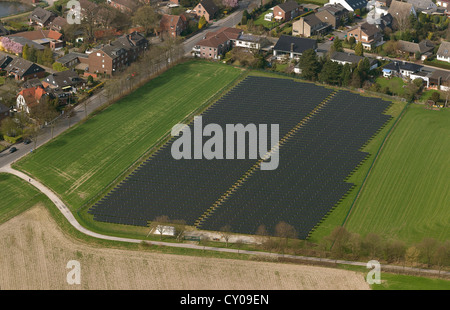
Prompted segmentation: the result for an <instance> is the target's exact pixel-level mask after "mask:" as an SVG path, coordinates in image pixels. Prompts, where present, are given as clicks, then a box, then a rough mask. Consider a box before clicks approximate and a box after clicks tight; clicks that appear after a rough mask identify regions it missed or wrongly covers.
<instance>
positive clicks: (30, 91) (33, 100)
mask: <svg viewBox="0 0 450 310" xmlns="http://www.w3.org/2000/svg"><path fill="white" fill-rule="evenodd" d="M46 96H48V94H47V92H46V91H45V89H44V88H42V87H39V86H38V87H31V88H26V89H22V90H21V91H20V92H19V94H18V95H17V99H16V107H17V110H18V111H25V112H26V113H30V112H31V108H33V106H36V105H37V104H39V103H40V102H41V100H43V98H44V97H46Z"/></svg>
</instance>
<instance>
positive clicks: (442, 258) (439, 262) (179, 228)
mask: <svg viewBox="0 0 450 310" xmlns="http://www.w3.org/2000/svg"><path fill="white" fill-rule="evenodd" d="M165 225H167V226H173V227H174V228H175V237H176V239H177V240H178V241H181V240H183V238H184V235H185V233H186V223H185V222H184V221H171V220H169V218H168V217H167V216H159V217H157V218H155V221H154V222H153V223H152V227H153V228H154V229H155V230H156V232H157V233H159V234H160V236H161V237H160V238H161V239H162V234H163V226H165ZM218 233H219V234H220V236H221V237H222V239H223V240H224V241H225V243H226V247H228V245H229V241H230V237H231V236H232V235H233V231H232V227H231V226H230V225H225V226H223V227H221V229H220V230H219V231H218ZM256 235H257V236H259V237H260V238H262V240H263V242H262V244H261V248H262V249H263V250H266V251H270V252H278V253H289V254H296V255H307V256H316V257H322V258H325V257H327V258H333V259H350V260H364V261H369V260H371V259H376V260H378V261H380V262H383V263H389V264H403V265H404V266H406V265H408V266H414V267H416V266H418V265H426V266H427V267H435V268H436V267H437V268H439V269H441V268H443V267H449V266H450V240H447V241H445V242H440V241H438V240H436V239H434V238H424V239H422V240H421V241H420V242H417V243H414V244H411V245H407V244H406V243H405V242H404V241H402V240H400V239H396V238H393V237H389V238H383V237H381V236H380V235H378V234H376V233H368V234H367V235H365V236H361V235H360V234H358V233H353V232H349V231H347V230H346V229H345V228H344V227H342V226H339V227H336V228H335V229H334V230H333V231H332V232H331V233H330V235H328V236H325V237H324V238H322V240H321V241H320V242H319V243H312V242H308V241H305V240H298V239H296V238H297V237H298V234H297V231H296V230H295V228H294V227H293V226H292V225H290V224H288V223H287V222H284V221H280V222H279V223H277V224H276V226H275V227H274V230H273V232H272V233H271V232H269V231H268V230H267V228H266V226H265V225H260V226H259V227H258V228H257V230H256ZM205 240H206V241H207V240H208V238H206V239H204V241H205ZM237 242H238V241H237ZM238 243H239V242H238Z"/></svg>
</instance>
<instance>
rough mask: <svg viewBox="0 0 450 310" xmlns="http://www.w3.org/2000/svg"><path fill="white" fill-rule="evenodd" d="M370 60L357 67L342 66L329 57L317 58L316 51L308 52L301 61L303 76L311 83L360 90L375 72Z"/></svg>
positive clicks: (366, 59) (361, 62) (300, 66)
mask: <svg viewBox="0 0 450 310" xmlns="http://www.w3.org/2000/svg"><path fill="white" fill-rule="evenodd" d="M370 67H371V65H370V61H369V59H368V58H364V59H362V60H361V61H360V62H359V64H358V65H357V66H351V65H350V64H345V65H342V64H340V63H337V62H334V61H331V60H330V58H329V57H321V58H319V57H318V56H317V53H316V52H315V51H314V50H312V49H311V50H307V51H305V52H304V53H303V55H302V56H301V57H300V60H299V68H300V69H301V71H302V73H301V76H302V77H303V78H305V79H307V80H310V81H318V82H321V83H326V84H330V85H335V86H344V87H347V86H352V87H355V88H360V87H361V86H362V85H363V83H364V82H365V81H367V80H368V79H369V78H370V77H371V76H372V75H373V74H375V72H371V70H370Z"/></svg>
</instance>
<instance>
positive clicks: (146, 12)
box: [133, 6, 159, 35]
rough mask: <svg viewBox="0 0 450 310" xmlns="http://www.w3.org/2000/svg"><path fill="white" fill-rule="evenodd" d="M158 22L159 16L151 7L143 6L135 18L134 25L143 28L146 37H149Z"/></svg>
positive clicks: (135, 14)
mask: <svg viewBox="0 0 450 310" xmlns="http://www.w3.org/2000/svg"><path fill="white" fill-rule="evenodd" d="M158 22H159V20H158V14H157V13H156V11H155V10H154V9H153V7H151V6H141V7H140V8H139V9H137V11H136V12H135V13H134V16H133V23H135V24H137V25H139V26H141V27H143V28H144V30H145V35H148V34H149V33H150V31H151V30H153V29H155V28H156V27H157V25H158Z"/></svg>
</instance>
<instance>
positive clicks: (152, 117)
mask: <svg viewBox="0 0 450 310" xmlns="http://www.w3.org/2000/svg"><path fill="white" fill-rule="evenodd" d="M240 72H241V70H239V69H235V68H232V67H229V66H225V65H220V64H213V63H207V62H188V63H183V64H180V65H178V66H176V67H175V68H173V69H171V70H170V71H167V72H165V73H164V74H162V75H160V76H159V77H157V78H155V79H154V80H152V81H150V82H149V83H147V84H146V85H144V86H143V87H141V88H139V89H138V90H136V91H135V92H134V93H132V94H130V95H128V96H127V97H125V98H123V99H121V100H119V101H118V102H116V103H114V104H113V105H111V106H109V107H108V108H106V109H104V110H103V111H102V112H101V113H99V114H97V115H95V116H94V117H91V118H89V119H88V120H87V121H86V122H84V123H83V124H80V125H77V126H74V127H73V128H72V129H70V130H68V131H66V132H65V133H64V134H62V135H60V136H58V137H57V138H56V139H54V140H52V141H51V142H50V143H48V144H47V145H45V146H44V147H42V148H40V149H38V150H37V151H36V152H34V153H33V154H31V155H29V156H27V157H25V158H24V159H23V160H21V161H20V162H19V163H18V164H17V165H16V168H18V169H20V170H23V171H25V172H27V173H30V174H32V175H33V176H35V177H36V178H37V179H39V180H40V181H41V182H42V183H44V184H45V185H47V186H48V187H50V188H51V189H52V190H53V191H55V192H56V193H58V194H59V195H60V196H61V197H62V198H63V199H64V200H65V202H66V203H67V204H68V205H69V206H70V207H71V209H72V210H77V209H78V208H80V207H81V206H82V205H83V204H84V203H86V202H87V201H89V199H91V198H92V197H93V196H94V195H96V194H97V193H99V192H100V191H101V190H102V189H103V188H105V187H106V186H108V184H110V183H111V182H112V181H113V180H114V179H115V178H116V177H118V176H119V175H120V174H121V173H122V172H123V171H125V170H127V169H128V168H129V167H130V165H132V164H133V163H134V162H135V161H136V160H138V159H139V158H140V157H141V156H142V155H143V154H144V153H145V152H147V151H148V150H149V149H150V148H151V147H152V146H153V145H154V144H155V143H156V142H157V141H158V139H160V138H161V137H162V136H163V135H164V134H166V133H167V132H168V131H169V130H170V129H171V127H172V126H173V125H175V124H176V123H178V122H180V121H181V120H183V119H184V118H185V117H186V116H188V115H189V114H190V113H191V112H192V111H194V110H196V109H197V108H199V107H201V106H202V105H203V104H205V102H206V101H207V100H208V99H209V98H210V97H211V96H213V95H214V94H216V93H217V92H218V91H220V90H221V89H222V88H223V87H224V86H226V85H227V84H229V83H230V82H232V81H233V80H235V79H236V78H237V77H238V76H239V75H240Z"/></svg>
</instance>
